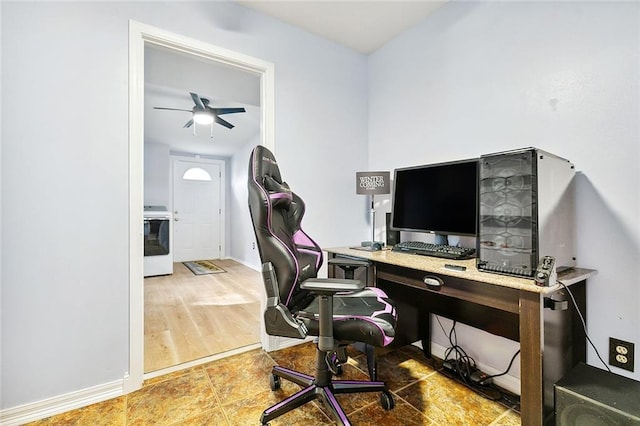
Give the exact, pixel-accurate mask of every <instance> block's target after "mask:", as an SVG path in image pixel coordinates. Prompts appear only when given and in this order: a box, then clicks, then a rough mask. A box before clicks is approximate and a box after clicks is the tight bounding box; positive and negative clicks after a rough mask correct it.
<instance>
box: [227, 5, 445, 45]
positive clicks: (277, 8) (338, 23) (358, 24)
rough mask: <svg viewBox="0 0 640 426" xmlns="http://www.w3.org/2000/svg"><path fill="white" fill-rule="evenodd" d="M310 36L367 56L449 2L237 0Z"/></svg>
mask: <svg viewBox="0 0 640 426" xmlns="http://www.w3.org/2000/svg"><path fill="white" fill-rule="evenodd" d="M236 1H237V2H238V3H240V4H242V5H244V6H246V7H250V8H252V9H255V10H258V11H260V12H263V13H265V14H267V15H270V16H272V17H274V18H277V19H280V20H281V21H284V22H287V23H289V24H291V25H294V26H296V27H300V28H302V29H304V30H307V31H309V32H310V33H313V34H316V35H319V36H321V37H324V38H327V39H329V40H333V41H335V42H337V43H340V44H343V45H345V46H347V47H350V48H352V49H355V50H357V51H359V52H362V53H365V54H368V53H371V52H373V51H374V50H376V49H378V48H379V47H382V46H383V45H384V44H385V43H386V42H388V41H389V40H391V39H392V38H394V37H395V36H397V35H398V34H400V33H401V32H403V31H404V30H406V29H407V28H409V27H411V26H413V25H415V24H416V23H418V22H420V21H421V20H423V19H424V18H425V17H426V16H427V15H429V14H430V13H432V12H433V11H435V10H436V9H438V8H439V7H440V6H442V5H443V4H445V3H446V1H447V0H438V1H436V0H413V1H392V0H387V1H384V0H376V1H369V0H357V1H335V0H334V1H331V0H294V1H291V0H288V1H279V0H262V1H255V0H236Z"/></svg>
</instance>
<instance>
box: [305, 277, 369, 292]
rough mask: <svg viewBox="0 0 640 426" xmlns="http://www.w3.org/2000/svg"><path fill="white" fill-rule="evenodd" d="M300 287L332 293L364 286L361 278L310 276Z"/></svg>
mask: <svg viewBox="0 0 640 426" xmlns="http://www.w3.org/2000/svg"><path fill="white" fill-rule="evenodd" d="M300 288H302V289H304V290H309V291H310V292H312V293H316V294H325V295H332V294H335V293H340V292H343V291H358V290H362V289H363V288H364V283H363V282H362V281H359V280H345V279H340V278H310V279H308V280H306V281H304V282H303V283H301V284H300Z"/></svg>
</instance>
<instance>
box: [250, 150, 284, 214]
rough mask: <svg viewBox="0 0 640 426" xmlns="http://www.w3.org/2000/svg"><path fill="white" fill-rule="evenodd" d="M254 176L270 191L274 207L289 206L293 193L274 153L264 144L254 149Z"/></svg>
mask: <svg viewBox="0 0 640 426" xmlns="http://www.w3.org/2000/svg"><path fill="white" fill-rule="evenodd" d="M252 173H253V178H254V179H255V181H256V182H257V183H258V184H262V186H263V187H264V188H265V189H266V190H267V191H268V193H269V199H270V200H271V205H272V206H273V207H274V208H279V209H280V208H284V209H286V208H288V207H289V206H290V205H291V200H292V199H293V195H292V194H291V189H290V188H289V185H287V183H286V182H283V181H282V177H281V176H280V168H279V167H278V162H277V161H276V159H275V157H274V155H273V153H272V152H271V151H269V150H268V149H267V148H265V147H264V146H262V145H258V146H257V147H255V149H254V151H253V171H252Z"/></svg>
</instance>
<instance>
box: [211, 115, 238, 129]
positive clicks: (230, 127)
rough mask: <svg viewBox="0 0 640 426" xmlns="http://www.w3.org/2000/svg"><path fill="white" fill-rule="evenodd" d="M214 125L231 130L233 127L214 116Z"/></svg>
mask: <svg viewBox="0 0 640 426" xmlns="http://www.w3.org/2000/svg"><path fill="white" fill-rule="evenodd" d="M214 119H215V121H216V123H218V124H221V125H223V126H224V127H226V128H227V129H233V127H234V125H233V124H231V123H229V122H228V121H226V120H223V119H222V118H220V117H218V116H216V117H215V118H214Z"/></svg>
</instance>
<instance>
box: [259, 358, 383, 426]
mask: <svg viewBox="0 0 640 426" xmlns="http://www.w3.org/2000/svg"><path fill="white" fill-rule="evenodd" d="M271 374H272V382H271V389H272V390H277V389H278V388H279V387H280V383H279V378H280V377H281V378H283V379H286V380H289V381H291V382H293V383H296V384H298V385H300V386H302V387H303V388H302V389H301V390H300V391H298V392H296V393H294V394H293V395H291V396H290V397H288V398H286V399H284V400H282V401H281V402H279V403H277V404H275V405H273V406H271V407H270V408H268V409H266V410H265V411H264V412H263V413H262V417H261V419H260V421H261V422H262V425H266V424H268V422H269V421H270V420H273V419H275V418H276V417H279V416H281V415H283V414H285V413H288V412H289V411H291V410H294V409H296V408H298V407H300V406H302V405H304V404H306V403H308V402H311V401H313V400H315V399H319V400H320V401H321V402H322V403H323V404H324V406H325V407H326V408H327V410H328V411H329V413H330V414H331V416H332V417H333V419H334V420H335V422H336V423H337V424H338V425H344V426H347V425H351V423H350V422H349V418H348V417H347V415H346V413H345V412H344V410H343V409H342V407H341V406H340V404H339V403H338V400H337V399H336V397H335V395H337V394H341V393H357V392H382V393H381V395H380V403H381V404H382V407H383V408H384V409H385V410H390V409H391V408H393V406H394V402H393V397H392V396H391V393H390V392H389V391H388V390H387V387H386V385H385V384H384V382H377V381H362V380H329V381H328V383H326V384H325V385H322V384H320V382H322V381H323V380H322V379H323V378H324V377H323V376H326V371H324V370H319V371H317V372H316V376H317V377H314V376H310V375H307V374H304V373H300V372H298V371H294V370H290V369H288V368H283V367H279V366H275V367H273V370H272V372H271ZM318 379H320V380H318Z"/></svg>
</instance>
